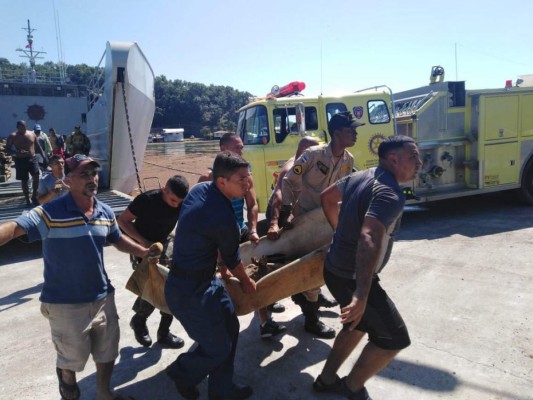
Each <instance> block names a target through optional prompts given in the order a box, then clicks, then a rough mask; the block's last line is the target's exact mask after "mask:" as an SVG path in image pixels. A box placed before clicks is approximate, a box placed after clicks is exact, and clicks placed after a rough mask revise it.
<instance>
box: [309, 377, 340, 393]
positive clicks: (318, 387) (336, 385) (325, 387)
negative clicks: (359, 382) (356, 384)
mask: <svg viewBox="0 0 533 400" xmlns="http://www.w3.org/2000/svg"><path fill="white" fill-rule="evenodd" d="M313 390H314V391H315V392H320V393H341V378H339V376H338V375H335V382H333V383H330V384H327V383H324V381H323V380H322V375H318V376H317V377H316V379H315V381H314V382H313Z"/></svg>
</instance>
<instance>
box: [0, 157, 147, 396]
mask: <svg viewBox="0 0 533 400" xmlns="http://www.w3.org/2000/svg"><path fill="white" fill-rule="evenodd" d="M66 166H67V177H66V183H67V184H68V185H69V186H70V191H69V193H68V194H66V195H65V196H62V197H60V198H58V199H56V200H54V201H52V202H49V203H46V204H44V205H42V206H38V207H35V208H34V209H32V210H30V211H29V212H28V213H27V214H25V215H21V216H20V217H18V218H17V219H16V220H14V221H8V222H6V223H4V224H1V225H0V245H3V244H5V243H7V242H8V241H10V240H12V239H14V238H17V237H20V236H22V235H24V234H26V235H27V236H28V240H29V241H35V240H41V241H42V246H43V260H44V284H43V288H42V291H41V296H40V301H41V303H42V304H41V313H42V314H43V316H44V317H45V318H47V319H48V320H49V323H50V329H51V333H52V341H53V343H54V347H55V348H56V352H57V358H56V372H57V376H58V380H59V392H60V394H61V398H62V399H67V400H70V399H78V398H79V397H80V389H79V387H78V384H77V382H76V372H80V371H82V370H83V369H84V367H85V364H86V363H87V360H88V358H89V355H92V357H93V359H94V361H95V363H96V382H97V383H96V398H97V399H104V400H112V399H113V400H120V399H125V397H122V396H119V395H116V394H115V393H113V392H112V391H111V388H110V382H111V374H112V371H113V366H114V363H115V359H116V358H117V357H118V354H119V353H118V343H119V336H120V332H119V324H118V315H117V309H116V305H115V299H114V292H115V289H114V287H113V286H112V285H111V282H110V280H109V278H108V275H107V272H106V270H105V268H104V256H103V249H104V245H105V244H106V243H110V244H112V245H113V246H115V247H116V248H117V249H118V250H120V251H122V252H125V253H131V254H134V255H136V256H137V257H144V256H147V255H148V254H149V249H147V248H146V247H143V246H141V245H139V244H137V243H135V242H133V241H132V240H131V239H129V238H128V237H126V236H125V235H122V234H121V232H120V229H119V228H118V225H117V222H116V219H115V215H114V213H113V211H112V210H111V208H109V206H107V205H106V204H104V203H101V202H100V201H98V200H97V199H96V197H95V195H96V193H97V191H98V170H99V168H100V165H99V164H98V163H97V162H96V161H94V160H93V159H91V158H89V157H87V156H85V155H81V154H78V155H76V156H74V157H71V158H69V159H67V160H66Z"/></svg>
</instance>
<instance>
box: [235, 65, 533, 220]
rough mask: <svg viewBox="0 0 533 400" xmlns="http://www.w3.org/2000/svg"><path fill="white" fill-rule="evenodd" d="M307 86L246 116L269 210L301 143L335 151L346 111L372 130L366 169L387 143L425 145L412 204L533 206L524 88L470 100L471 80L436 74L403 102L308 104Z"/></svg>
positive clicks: (353, 96)
mask: <svg viewBox="0 0 533 400" xmlns="http://www.w3.org/2000/svg"><path fill="white" fill-rule="evenodd" d="M304 87H305V85H304V84H303V83H302V82H293V83H291V84H289V85H286V86H284V87H283V88H281V90H280V89H279V88H277V87H275V88H273V89H274V90H273V92H272V94H270V95H268V96H266V97H264V98H256V99H253V100H252V101H251V102H250V103H249V104H247V105H246V106H244V107H242V108H241V109H240V110H239V119H238V126H237V133H238V134H239V135H240V137H241V138H242V140H243V143H244V145H245V149H244V155H245V158H246V159H247V160H248V161H249V162H250V163H251V164H252V173H253V177H254V185H255V187H256V191H257V197H258V202H259V207H260V210H261V211H265V209H266V206H267V202H268V198H269V196H270V193H271V190H272V188H273V185H274V184H275V182H276V178H277V174H278V173H279V170H280V168H281V166H282V165H283V163H284V162H285V161H286V160H287V159H289V158H290V157H292V156H293V155H294V153H295V151H296V146H297V143H298V141H299V140H300V138H301V136H302V135H309V136H315V137H317V138H318V139H319V140H320V141H322V142H327V141H328V135H329V134H328V133H327V123H328V121H329V119H330V118H331V116H333V115H334V114H335V113H337V112H340V111H346V110H349V111H351V112H352V113H353V114H354V116H355V117H356V118H357V119H358V120H359V121H360V122H365V123H366V125H364V126H361V127H359V128H357V132H358V138H357V143H356V144H355V146H354V147H353V148H351V149H349V150H350V151H351V153H352V154H353V155H354V158H355V165H356V168H358V169H364V168H369V167H373V166H376V165H377V147H378V145H379V143H380V142H381V140H382V139H383V138H384V137H386V136H390V135H394V134H399V135H407V136H411V137H413V138H415V139H416V141H417V143H418V145H419V147H420V154H421V158H422V160H423V161H424V166H423V167H422V170H421V171H420V173H419V175H418V177H417V179H415V181H414V182H413V183H412V187H411V188H410V189H411V191H412V193H413V194H414V195H413V196H411V198H410V199H409V200H408V202H409V203H422V202H429V201H434V200H441V199H447V198H453V197H461V196H468V195H473V194H480V193H487V192H496V191H503V190H510V189H516V192H517V196H518V197H519V198H520V199H521V200H523V201H525V202H527V203H529V204H533V87H531V86H530V87H524V86H523V84H521V82H520V80H518V81H517V83H516V85H515V86H513V85H512V83H511V82H509V81H508V82H507V84H506V86H505V87H504V88H502V89H486V90H468V91H467V90H465V83H464V82H463V81H460V82H448V81H444V70H443V68H442V67H440V66H437V67H433V68H432V71H431V75H430V84H429V85H427V86H424V87H420V88H417V89H412V90H408V91H405V92H401V93H396V94H393V93H392V92H391V91H390V90H389V89H388V88H387V87H386V86H379V87H375V88H371V89H366V90H363V91H358V92H355V93H350V94H347V95H344V96H339V97H327V96H318V97H304V96H302V95H301V89H302V88H304ZM280 93H281V94H280Z"/></svg>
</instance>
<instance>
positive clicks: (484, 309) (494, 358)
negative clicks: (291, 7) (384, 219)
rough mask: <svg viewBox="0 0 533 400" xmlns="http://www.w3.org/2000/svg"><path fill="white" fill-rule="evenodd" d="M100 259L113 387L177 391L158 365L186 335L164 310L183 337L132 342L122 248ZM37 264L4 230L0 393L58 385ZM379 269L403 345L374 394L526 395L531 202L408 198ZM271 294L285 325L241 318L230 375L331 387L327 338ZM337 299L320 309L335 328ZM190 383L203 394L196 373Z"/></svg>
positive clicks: (267, 387) (532, 291)
mask: <svg viewBox="0 0 533 400" xmlns="http://www.w3.org/2000/svg"><path fill="white" fill-rule="evenodd" d="M80 256H83V255H80ZM105 262H106V269H107V271H108V274H109V276H110V278H111V280H112V282H113V284H114V286H115V287H116V301H117V307H118V310H119V315H120V316H121V320H120V325H121V352H120V357H119V359H118V360H117V363H116V366H115V371H114V375H113V380H112V383H113V385H114V387H115V388H116V390H117V391H118V392H119V393H120V394H124V395H132V396H134V397H135V399H136V400H143V399H145V400H153V399H156V400H170V399H179V398H180V396H179V395H178V394H177V392H176V391H175V388H174V385H173V383H172V382H171V381H170V380H169V379H168V378H167V377H166V375H165V373H164V369H165V367H166V366H167V365H168V364H169V363H170V362H172V361H173V360H174V359H175V357H177V356H178V355H179V354H180V353H181V352H182V351H187V349H189V348H190V347H191V346H192V345H193V343H192V341H191V340H190V339H189V338H188V337H187V335H186V334H185V332H184V331H183V328H182V327H181V325H180V324H179V322H176V321H175V322H174V323H173V325H172V327H171V331H172V332H173V333H175V334H178V335H179V336H181V337H182V338H184V339H185V340H186V344H185V347H184V348H183V349H180V350H170V349H163V348H161V347H160V346H159V345H158V344H154V345H153V346H152V347H151V348H148V349H146V348H143V347H141V346H140V345H138V344H137V342H136V341H135V338H134V336H133V333H132V331H131V329H130V328H129V326H128V324H129V320H130V318H131V316H132V315H133V314H132V311H131V306H132V304H133V301H134V300H135V296H134V295H133V294H132V293H130V292H128V291H127V290H126V289H124V285H125V283H126V280H127V279H128V277H129V275H130V273H131V267H130V264H129V261H128V256H127V255H126V254H123V253H120V252H118V251H117V250H115V249H114V248H113V247H107V248H106V250H105ZM42 270H43V265H42V258H41V251H40V244H39V243H34V244H29V245H28V244H23V243H21V242H19V241H14V242H12V243H10V244H8V245H6V246H4V247H1V248H0V282H1V284H0V324H1V331H0V346H1V351H0V371H1V375H0V376H1V379H0V399H6V400H11V399H17V400H26V399H40V400H52V399H53V400H55V399H59V397H60V396H59V392H58V385H57V377H56V374H55V352H54V349H53V345H52V342H51V339H50V331H49V326H48V322H47V321H46V320H45V319H44V318H43V317H42V316H41V314H40V303H39V300H38V297H39V292H40V289H41V284H42ZM380 276H381V283H382V285H383V287H384V288H385V289H386V290H387V291H388V293H389V295H390V296H391V297H392V298H393V299H394V301H395V303H396V305H397V307H398V308H399V310H400V312H401V314H402V315H403V317H404V319H405V321H406V323H407V326H408V328H409V331H410V335H411V339H412V345H411V346H410V347H409V348H408V349H406V350H404V351H403V352H401V353H400V354H399V355H398V357H397V358H396V359H395V360H394V361H393V362H392V364H391V365H390V366H389V367H388V368H386V369H385V370H384V371H382V372H381V373H380V374H379V375H378V376H376V377H374V378H372V379H371V380H370V381H369V382H368V383H367V388H368V391H369V393H370V395H371V396H372V398H373V399H374V400H385V399H386V400H414V399H416V400H423V399H453V400H508V399H509V400H511V399H512V400H532V399H533V207H528V206H522V205H519V204H516V203H515V202H513V201H511V200H510V198H509V197H508V196H505V195H492V196H475V197H472V198H469V199H458V200H451V201H446V202H441V203H438V204H435V205H432V206H431V207H429V208H428V207H411V208H409V210H408V211H407V212H406V214H405V215H404V218H403V222H402V229H401V232H400V235H399V237H398V240H397V242H396V244H395V248H394V250H393V254H392V257H391V261H390V262H389V264H388V266H387V267H386V268H385V270H384V271H383V272H382V273H381V275H380ZM282 303H283V304H284V305H285V306H286V307H287V311H286V312H284V313H282V314H276V315H275V316H274V317H275V319H276V321H278V322H280V323H283V324H284V325H286V326H287V331H286V333H285V334H283V335H281V336H280V337H278V338H275V339H268V340H265V339H260V337H259V328H258V320H257V316H254V315H253V314H250V315H247V316H243V317H241V318H240V322H241V335H240V339H239V340H240V341H239V348H238V351H237V361H236V380H237V381H238V382H240V383H247V384H250V385H251V386H252V387H253V388H254V395H253V397H252V399H264V400H267V399H268V400H270V399H279V400H297V399H324V400H328V399H336V398H342V397H340V396H333V395H321V394H316V393H314V392H313V391H312V388H311V385H312V382H313V380H314V379H315V377H316V376H317V375H318V374H319V373H320V371H321V369H322V366H323V365H324V361H325V359H326V357H327V355H328V352H329V349H330V346H331V344H332V341H331V340H321V339H316V338H314V337H312V336H311V335H310V334H308V333H306V332H305V331H304V329H303V317H302V316H301V314H300V313H299V309H298V308H297V307H296V306H295V305H294V304H292V302H291V301H290V300H284V301H282ZM337 311H338V310H334V311H331V310H324V311H322V312H321V314H322V317H323V320H324V322H326V323H328V324H330V325H331V326H334V327H335V328H336V329H339V328H340V324H339V319H338V314H337ZM158 322H159V316H158V315H156V314H154V315H153V316H152V317H151V318H150V319H149V328H150V331H151V333H152V337H153V338H155V335H156V330H157V324H158ZM361 348H362V344H361V345H360V346H359V347H358V350H360V349H361ZM357 355H358V353H356V354H353V355H352V357H351V358H350V359H349V360H348V362H347V364H346V365H345V366H343V368H342V369H341V371H340V375H341V376H344V375H346V373H347V372H348V371H349V368H350V366H351V364H352V363H353V360H355V358H356V357H357ZM78 379H79V385H80V388H81V392H82V396H81V399H93V398H94V396H95V389H94V388H95V368H94V364H93V362H92V360H89V362H88V364H87V367H86V369H85V371H83V372H82V373H80V374H78ZM200 392H201V398H202V399H206V398H207V387H206V384H205V383H203V384H202V385H201V386H200Z"/></svg>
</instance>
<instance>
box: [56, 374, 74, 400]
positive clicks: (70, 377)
mask: <svg viewBox="0 0 533 400" xmlns="http://www.w3.org/2000/svg"><path fill="white" fill-rule="evenodd" d="M60 373H61V380H62V381H63V382H65V383H66V384H67V385H72V386H74V385H76V384H77V382H76V372H74V371H71V370H69V369H61V372H60ZM62 393H63V394H64V395H65V397H66V398H70V399H75V398H76V395H77V391H76V390H68V389H66V388H63V389H62Z"/></svg>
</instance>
